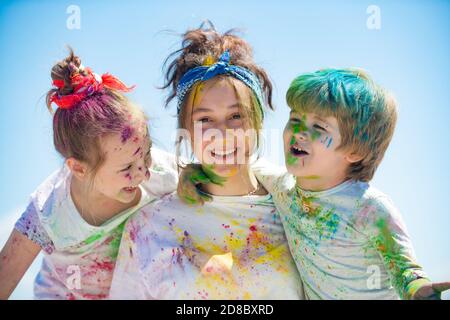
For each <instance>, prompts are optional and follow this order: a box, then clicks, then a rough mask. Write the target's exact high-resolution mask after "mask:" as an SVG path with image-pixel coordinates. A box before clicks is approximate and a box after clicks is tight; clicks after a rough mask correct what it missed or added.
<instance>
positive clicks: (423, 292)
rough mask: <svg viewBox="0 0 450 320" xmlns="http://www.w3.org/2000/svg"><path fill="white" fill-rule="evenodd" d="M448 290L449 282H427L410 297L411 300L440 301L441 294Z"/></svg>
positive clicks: (449, 287)
mask: <svg viewBox="0 0 450 320" xmlns="http://www.w3.org/2000/svg"><path fill="white" fill-rule="evenodd" d="M449 289H450V282H435V283H432V282H428V283H426V284H424V285H422V286H421V287H420V288H419V289H417V291H416V292H415V293H414V295H413V296H412V299H413V300H440V299H441V292H444V291H446V290H449Z"/></svg>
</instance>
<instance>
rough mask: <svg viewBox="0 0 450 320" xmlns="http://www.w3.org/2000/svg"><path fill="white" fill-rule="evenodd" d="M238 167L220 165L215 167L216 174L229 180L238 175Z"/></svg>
mask: <svg viewBox="0 0 450 320" xmlns="http://www.w3.org/2000/svg"><path fill="white" fill-rule="evenodd" d="M238 167H239V166H238V165H235V164H218V165H214V172H215V173H216V174H218V175H219V176H221V177H224V178H229V177H232V176H234V175H236V173H237V172H238Z"/></svg>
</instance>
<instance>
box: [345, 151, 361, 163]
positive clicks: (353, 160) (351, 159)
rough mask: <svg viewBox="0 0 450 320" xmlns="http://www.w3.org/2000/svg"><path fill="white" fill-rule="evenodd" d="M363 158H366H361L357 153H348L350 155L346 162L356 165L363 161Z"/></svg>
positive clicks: (346, 157) (347, 156)
mask: <svg viewBox="0 0 450 320" xmlns="http://www.w3.org/2000/svg"><path fill="white" fill-rule="evenodd" d="M363 158H364V157H363V156H360V155H358V154H356V153H348V154H347V155H346V156H345V160H347V161H348V162H350V163H356V162H359V161H361V160H362V159H363Z"/></svg>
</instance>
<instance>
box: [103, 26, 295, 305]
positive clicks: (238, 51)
mask: <svg viewBox="0 0 450 320" xmlns="http://www.w3.org/2000/svg"><path fill="white" fill-rule="evenodd" d="M171 57H174V56H170V57H169V58H171ZM166 80H167V83H166V86H165V88H169V89H170V95H169V97H168V100H167V102H170V101H171V100H172V99H173V98H175V97H177V100H178V101H177V102H178V103H177V110H178V125H179V129H180V131H181V133H183V134H180V136H179V138H178V139H177V141H176V143H177V146H178V148H177V149H178V152H177V153H178V154H177V155H178V156H179V155H180V154H181V151H182V150H184V148H186V151H187V152H189V153H190V156H191V157H190V158H191V160H192V161H191V163H192V162H196V163H197V165H199V166H201V167H202V169H203V170H202V171H201V174H197V175H184V176H185V177H188V178H187V179H185V180H182V181H179V185H178V186H179V189H183V186H184V185H192V183H200V185H199V190H198V191H199V192H200V193H201V195H202V198H201V200H200V201H198V202H196V201H194V198H193V197H191V196H190V195H189V194H187V195H184V196H183V197H180V196H179V195H178V194H177V193H173V194H170V195H168V196H166V197H163V198H162V199H161V200H159V201H158V202H156V203H155V204H154V205H151V206H145V207H143V208H142V209H141V210H140V211H139V212H138V213H136V215H135V216H134V217H133V218H131V220H129V222H128V223H127V225H126V226H125V230H124V235H123V238H122V243H121V247H120V250H119V256H118V263H117V265H116V270H115V273H114V277H113V283H112V287H111V292H110V294H111V298H113V299H122V298H123V299H302V298H303V288H302V283H301V281H300V277H299V274H298V271H297V270H296V267H295V263H294V261H293V259H292V256H291V255H290V252H289V248H288V244H287V240H286V238H285V235H284V230H283V227H282V224H281V221H280V219H279V217H278V215H277V213H276V209H275V206H274V204H273V201H272V199H271V196H270V195H269V194H268V192H267V191H266V190H265V189H264V187H262V185H261V184H260V182H259V181H258V179H257V178H256V176H255V174H254V172H253V170H252V168H251V164H252V161H253V159H254V158H256V151H255V150H257V149H258V146H259V135H258V134H259V132H260V130H261V127H262V121H263V116H264V109H265V106H269V107H271V92H272V87H271V83H270V81H269V79H268V77H267V75H266V73H265V71H264V70H263V69H262V68H260V67H258V66H257V65H255V63H254V61H253V57H252V50H251V48H250V46H249V45H248V44H247V43H246V42H245V41H244V40H243V39H241V38H239V37H237V36H235V35H233V34H231V33H225V34H223V35H221V34H219V33H218V32H216V31H215V29H214V28H213V27H212V25H211V26H210V27H209V28H203V27H200V28H199V29H196V30H191V31H188V32H186V33H185V34H184V36H183V47H182V48H181V49H180V50H179V51H177V52H176V55H175V57H174V59H173V60H172V62H171V63H170V64H169V66H168V71H167V74H166ZM183 143H184V144H183ZM179 167H180V170H181V171H184V170H189V167H188V166H186V164H185V163H181V161H179ZM206 199H208V200H210V201H208V202H206V203H203V202H204V201H203V200H206ZM202 204H203V205H202Z"/></svg>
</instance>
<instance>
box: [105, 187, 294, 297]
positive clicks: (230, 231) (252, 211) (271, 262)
mask: <svg viewBox="0 0 450 320" xmlns="http://www.w3.org/2000/svg"><path fill="white" fill-rule="evenodd" d="M111 298H112V299H303V288H302V284H301V280H300V277H299V274H298V271H297V270H296V267H295V263H294V261H293V260H292V257H291V254H290V253H289V248H288V245H287V241H286V238H285V234H284V231H283V227H282V224H281V221H280V219H279V216H278V214H277V212H276V209H275V207H274V204H273V201H272V199H271V196H270V195H266V196H256V195H253V196H242V197H238V196H236V197H233V196H228V197H226V196H213V200H212V201H211V202H207V203H206V204H205V205H204V206H188V205H186V204H184V203H183V202H182V201H181V200H180V199H179V198H178V196H177V195H176V193H174V194H171V195H168V196H166V197H164V198H163V199H161V200H159V201H158V202H157V203H154V204H151V205H148V206H146V207H144V208H142V209H141V210H140V212H139V213H136V215H134V216H133V217H132V218H131V219H130V220H129V221H128V223H127V225H126V227H125V231H124V234H123V238H122V243H121V247H120V251H119V257H118V259H117V267H116V270H115V273H114V277H113V283H112V286H111Z"/></svg>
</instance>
